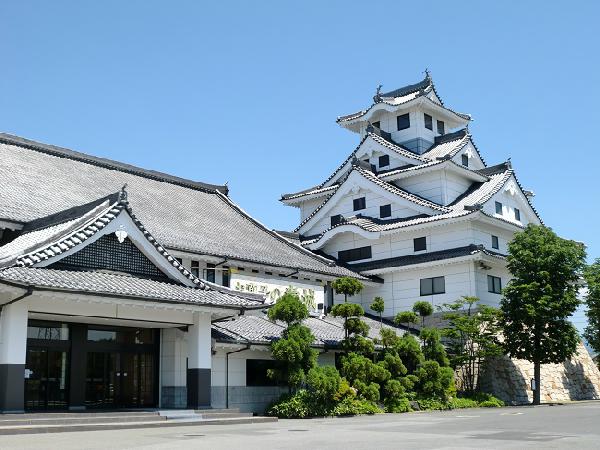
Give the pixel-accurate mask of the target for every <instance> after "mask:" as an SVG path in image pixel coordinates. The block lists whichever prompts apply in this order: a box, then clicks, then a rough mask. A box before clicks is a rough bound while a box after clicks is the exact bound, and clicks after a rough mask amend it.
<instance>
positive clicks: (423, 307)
mask: <svg viewBox="0 0 600 450" xmlns="http://www.w3.org/2000/svg"><path fill="white" fill-rule="evenodd" d="M413 312H414V313H415V314H418V315H419V317H421V327H424V326H425V317H429V316H430V315H432V314H433V306H432V305H431V303H429V302H426V301H423V300H419V301H418V302H415V304H414V305H413Z"/></svg>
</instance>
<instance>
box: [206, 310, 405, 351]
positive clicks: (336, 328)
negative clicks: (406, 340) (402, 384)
mask: <svg viewBox="0 0 600 450" xmlns="http://www.w3.org/2000/svg"><path fill="white" fill-rule="evenodd" d="M363 320H364V321H365V322H366V323H367V325H369V327H370V330H369V336H368V337H369V338H370V339H374V338H378V337H379V330H380V328H381V327H382V326H383V328H389V329H392V330H395V331H396V333H397V334H398V335H403V334H404V331H403V330H402V329H401V328H397V327H393V326H390V325H387V324H385V323H384V324H383V325H381V324H380V323H379V321H376V320H373V319H372V318H370V317H364V318H363ZM303 324H304V325H306V326H307V327H309V328H310V330H311V332H312V334H313V336H314V337H315V341H314V345H315V346H323V347H324V346H327V347H337V346H339V345H340V342H341V341H342V339H344V326H343V321H342V319H340V318H337V317H333V316H325V317H323V318H317V317H310V318H308V319H306V320H305V321H304V322H303ZM284 329H285V324H284V323H281V322H271V321H270V320H268V319H267V318H266V317H264V316H250V315H247V316H239V317H238V318H236V319H235V320H230V321H222V322H216V323H213V337H214V338H215V339H217V341H221V342H236V343H242V344H263V345H266V344H269V343H271V341H273V340H275V339H279V338H280V337H281V334H282V332H283V330H284Z"/></svg>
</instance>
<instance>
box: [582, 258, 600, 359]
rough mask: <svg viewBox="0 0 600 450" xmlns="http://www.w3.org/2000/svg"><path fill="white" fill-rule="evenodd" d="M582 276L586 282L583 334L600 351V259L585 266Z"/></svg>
mask: <svg viewBox="0 0 600 450" xmlns="http://www.w3.org/2000/svg"><path fill="white" fill-rule="evenodd" d="M584 278H585V282H586V284H587V294H586V296H585V303H586V306H587V311H586V315H587V319H588V325H587V327H586V328H585V333H584V336H585V338H586V339H587V341H588V342H589V344H590V345H591V346H592V348H593V349H594V350H595V351H596V352H599V353H600V259H596V261H595V262H594V263H593V264H591V265H590V266H589V267H587V268H586V270H585V272H584Z"/></svg>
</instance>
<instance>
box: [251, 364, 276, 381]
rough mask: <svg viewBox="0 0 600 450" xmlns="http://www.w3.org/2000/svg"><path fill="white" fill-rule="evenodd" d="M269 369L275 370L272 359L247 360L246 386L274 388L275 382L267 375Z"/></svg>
mask: <svg viewBox="0 0 600 450" xmlns="http://www.w3.org/2000/svg"><path fill="white" fill-rule="evenodd" d="M269 369H275V361H274V360H272V359H247V360H246V386H276V385H277V383H276V382H275V380H273V379H272V378H269V376H268V375H267V371H268V370H269Z"/></svg>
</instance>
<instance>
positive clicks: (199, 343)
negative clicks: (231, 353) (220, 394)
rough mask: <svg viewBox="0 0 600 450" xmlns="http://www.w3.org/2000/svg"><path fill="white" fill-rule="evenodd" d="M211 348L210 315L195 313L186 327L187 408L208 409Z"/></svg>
mask: <svg viewBox="0 0 600 450" xmlns="http://www.w3.org/2000/svg"><path fill="white" fill-rule="evenodd" d="M211 347H212V345H211V335H210V314H208V313H197V312H196V313H194V323H193V325H191V326H190V327H188V368H187V399H188V408H194V409H198V408H207V407H210V386H211V375H210V372H211V360H212V348H211Z"/></svg>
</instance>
